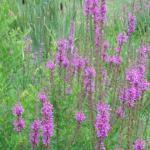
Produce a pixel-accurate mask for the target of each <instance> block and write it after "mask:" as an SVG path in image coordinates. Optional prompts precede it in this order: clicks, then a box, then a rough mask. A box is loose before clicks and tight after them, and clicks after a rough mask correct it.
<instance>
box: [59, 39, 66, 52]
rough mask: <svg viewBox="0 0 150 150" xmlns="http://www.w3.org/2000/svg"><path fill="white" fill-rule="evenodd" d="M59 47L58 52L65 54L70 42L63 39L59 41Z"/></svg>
mask: <svg viewBox="0 0 150 150" xmlns="http://www.w3.org/2000/svg"><path fill="white" fill-rule="evenodd" d="M57 45H58V51H59V52H61V53H64V52H65V50H66V49H67V47H68V41H67V40H65V39H61V40H59V41H58V43H57Z"/></svg>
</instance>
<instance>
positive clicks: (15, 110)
mask: <svg viewBox="0 0 150 150" xmlns="http://www.w3.org/2000/svg"><path fill="white" fill-rule="evenodd" d="M23 112H24V109H23V107H22V105H21V104H20V103H17V104H16V105H15V106H14V107H13V114H14V115H15V116H21V115H22V113H23Z"/></svg>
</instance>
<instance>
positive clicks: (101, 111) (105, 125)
mask: <svg viewBox="0 0 150 150" xmlns="http://www.w3.org/2000/svg"><path fill="white" fill-rule="evenodd" d="M97 111H98V114H97V117H96V122H95V129H96V134H97V137H98V138H99V140H98V148H97V150H105V146H104V140H105V138H106V137H107V136H108V133H109V131H110V106H109V105H108V104H105V103H99V104H97Z"/></svg>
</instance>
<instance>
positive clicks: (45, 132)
mask: <svg viewBox="0 0 150 150" xmlns="http://www.w3.org/2000/svg"><path fill="white" fill-rule="evenodd" d="M41 129H42V136H43V143H44V145H46V146H48V145H49V144H50V139H51V137H52V136H53V134H54V125H53V119H52V118H51V119H50V120H47V121H45V122H43V124H42V128H41Z"/></svg>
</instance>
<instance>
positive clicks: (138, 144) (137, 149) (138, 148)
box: [134, 139, 146, 150]
mask: <svg viewBox="0 0 150 150" xmlns="http://www.w3.org/2000/svg"><path fill="white" fill-rule="evenodd" d="M145 144H146V143H145V141H144V140H142V139H137V140H136V141H135V143H134V150H144V148H145Z"/></svg>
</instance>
